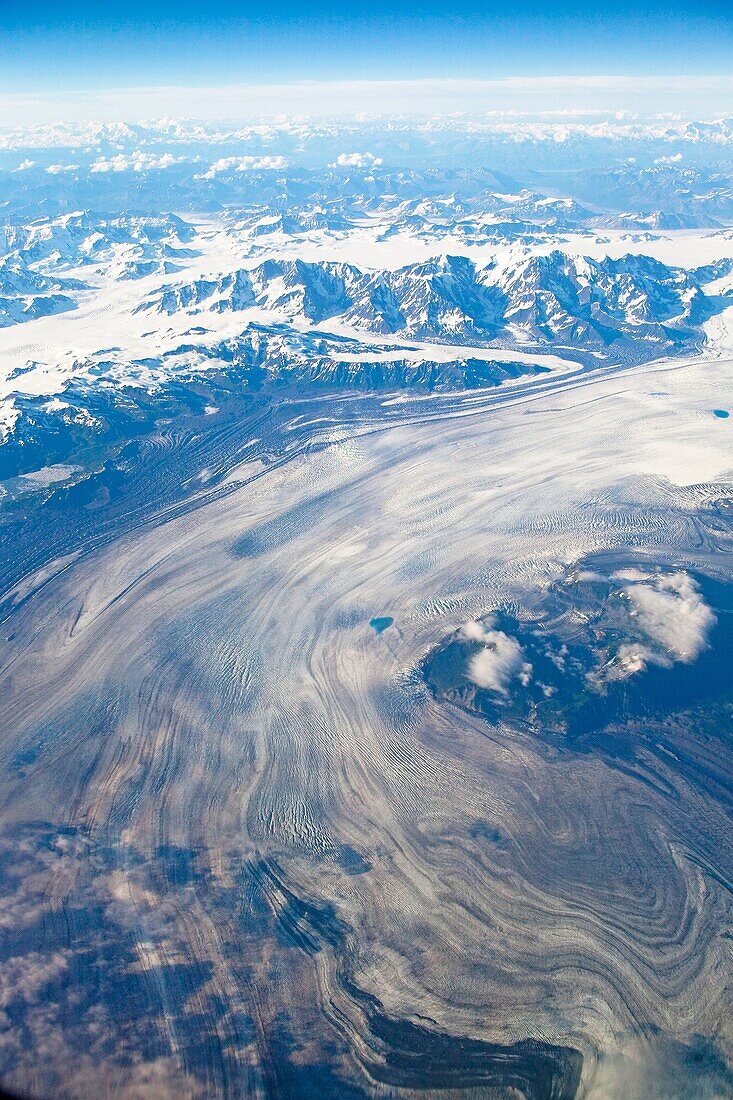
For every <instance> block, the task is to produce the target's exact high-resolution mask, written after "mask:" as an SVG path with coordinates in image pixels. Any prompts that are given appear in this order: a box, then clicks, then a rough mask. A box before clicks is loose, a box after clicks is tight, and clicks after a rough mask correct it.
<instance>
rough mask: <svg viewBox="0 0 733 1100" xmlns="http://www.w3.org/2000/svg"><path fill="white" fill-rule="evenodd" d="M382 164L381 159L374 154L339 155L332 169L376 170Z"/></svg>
mask: <svg viewBox="0 0 733 1100" xmlns="http://www.w3.org/2000/svg"><path fill="white" fill-rule="evenodd" d="M381 163H382V158H381V157H375V156H374V154H373V153H339V155H338V156H337V157H336V160H335V162H334V163H333V164H331V165H330V167H331V168H376V167H377V166H378V165H380V164H381Z"/></svg>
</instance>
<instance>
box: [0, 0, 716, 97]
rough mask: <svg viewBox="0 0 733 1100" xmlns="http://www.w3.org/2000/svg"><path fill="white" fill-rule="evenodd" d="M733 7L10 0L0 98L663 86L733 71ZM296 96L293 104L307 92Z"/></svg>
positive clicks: (570, 1)
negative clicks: (612, 81) (519, 84)
mask: <svg viewBox="0 0 733 1100" xmlns="http://www.w3.org/2000/svg"><path fill="white" fill-rule="evenodd" d="M729 6H730V3H729V0H696V2H695V3H694V4H692V3H690V2H689V0H684V2H683V0H607V2H606V3H601V2H599V0H595V2H588V0H561V2H558V0H521V2H520V0H506V2H505V3H490V2H487V0H465V3H463V4H459V5H457V6H456V5H455V4H454V3H448V2H447V0H443V2H441V0H423V2H421V3H418V2H417V0H405V2H402V3H395V2H394V0H369V3H368V4H366V5H365V4H364V3H363V2H362V3H361V4H360V5H359V4H357V5H356V6H353V5H348V4H346V3H345V2H344V0H299V2H296V0H275V2H274V3H268V2H267V0H264V2H262V0H261V2H254V0H228V2H227V0H177V2H172V0H167V2H164V0H127V2H117V3H109V2H108V0H67V2H66V3H63V4H60V3H58V0H53V2H49V0H35V2H34V3H28V2H27V0H24V2H22V3H21V2H20V0H0V96H4V97H5V100H4V102H5V105H6V107H7V105H8V104H10V105H11V106H10V110H11V111H12V103H13V102H14V98H13V97H16V101H17V102H18V103H19V104H27V102H28V100H27V97H28V96H29V95H38V96H40V97H41V99H40V100H39V103H40V102H43V101H45V102H46V103H47V104H48V105H49V106H50V107H52V106H53V103H54V97H57V96H61V97H64V96H71V97H72V98H73V97H74V96H78V97H79V99H78V102H79V104H82V103H83V104H84V109H85V110H86V109H87V108H88V107H89V105H90V101H89V98H88V97H89V94H90V93H92V92H96V91H101V92H103V93H109V92H110V91H122V92H124V91H125V90H128V91H129V90H130V89H140V88H145V89H151V88H162V87H168V88H170V87H174V88H177V89H187V90H189V91H190V90H191V89H196V88H219V89H224V88H228V87H231V86H236V87H238V88H241V87H250V88H254V87H257V88H262V87H273V86H275V87H277V88H280V89H282V88H284V87H289V88H292V87H296V88H297V85H298V84H299V83H300V82H303V81H308V82H311V83H312V84H317V85H319V86H325V85H334V84H341V85H342V86H343V83H344V82H345V81H349V82H352V83H353V82H359V84H360V85H363V84H365V83H368V82H382V83H383V84H384V82H387V83H389V82H395V81H399V82H405V81H407V82H415V81H423V80H433V81H459V80H460V81H468V82H471V81H473V82H479V81H481V82H489V83H491V82H494V81H497V80H506V79H508V78H517V77H531V78H533V79H535V80H536V79H537V78H552V79H554V80H556V79H557V78H558V77H565V78H568V77H571V78H572V77H575V78H578V77H583V78H587V77H591V76H593V77H597V76H604V77H607V78H614V77H615V78H618V77H644V78H650V77H651V78H655V79H656V80H657V82H658V84H659V83H660V82H664V81H673V82H674V81H678V80H679V78H680V77H692V76H694V77H711V76H719V75H724V76H733V19H731V17H730V13H729ZM84 94H86V96H87V99H86V100H85V99H84ZM24 97H25V98H24ZM44 97H45V100H44ZM128 98H129V96H128ZM291 98H292V100H293V107H295V108H297V100H298V92H297V90H296V91H294V92H293V93H292V95H291ZM710 101H711V103H714V101H715V94H714V89H713V92H712V94H711V100H710ZM680 102H681V100H680ZM223 103H224V105H226V100H225V99H224V101H223ZM418 105H419V103H418ZM79 109H80V110H81V109H82V108H81V106H80V107H79ZM273 109H274V108H273Z"/></svg>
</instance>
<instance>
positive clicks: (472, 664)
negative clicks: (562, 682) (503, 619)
mask: <svg viewBox="0 0 733 1100" xmlns="http://www.w3.org/2000/svg"><path fill="white" fill-rule="evenodd" d="M494 623H495V620H494V619H493V617H492V618H489V619H487V620H486V622H485V623H478V622H469V623H464V625H463V626H462V627H461V630H460V634H461V637H462V638H465V639H466V640H467V641H472V642H481V644H482V645H483V649H480V650H479V651H478V653H474V655H473V656H472V657H471V660H470V661H469V663H468V678H469V680H472V681H473V683H474V684H476V685H477V686H478V687H481V688H485V689H487V690H489V691H496V692H498V693H499V694H500V695H506V693H507V690H508V688H509V685H510V683H511V682H512V680H519V682H520V683H521V684H523V685H524V686H525V687H526V686H527V684H528V683H529V681H530V679H531V678H532V665H531V664H530V663H529V662H528V661H525V660H524V651H523V649H522V647H521V646H520V644H519V642H518V641H517V640H516V638H511V637H510V636H509V635H508V634H505V633H504V632H503V631H502V630H495V629H494Z"/></svg>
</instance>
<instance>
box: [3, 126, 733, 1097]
mask: <svg viewBox="0 0 733 1100" xmlns="http://www.w3.org/2000/svg"><path fill="white" fill-rule="evenodd" d="M732 150H733V124H732V123H731V120H725V119H723V120H715V119H712V120H711V119H703V120H690V119H687V120H681V119H679V118H674V119H671V118H669V117H664V118H653V117H652V118H648V119H629V118H624V117H621V118H619V117H616V116H614V115H609V116H608V117H605V116H604V117H600V118H598V117H596V118H593V119H583V118H580V117H575V116H573V117H572V118H571V119H570V120H568V119H563V120H560V121H558V120H553V119H551V118H548V117H546V116H538V117H536V118H532V117H530V116H527V117H516V116H512V117H506V118H503V117H494V118H489V119H488V120H487V118H483V119H468V118H463V117H452V118H437V117H435V118H432V119H427V120H422V121H421V122H412V121H409V120H405V119H394V120H385V119H380V120H376V119H375V120H371V121H370V120H368V119H363V120H361V121H359V122H334V121H331V122H308V121H304V120H300V121H280V122H277V123H272V124H259V125H251V126H245V127H233V126H219V127H217V126H213V125H203V124H199V123H185V122H182V123H175V122H170V121H166V122H162V123H148V124H145V125H143V124H140V125H135V126H132V125H130V126H126V125H106V126H90V125H89V126H87V125H85V126H78V127H73V126H56V127H35V128H28V129H25V130H15V131H6V132H4V133H3V134H2V135H0V180H1V181H2V195H3V205H2V210H1V221H2V259H0V398H1V403H0V426H1V436H2V443H1V445H0V619H1V621H2V627H1V629H0V700H1V702H2V708H1V711H2V713H1V717H0V848H1V853H2V854H1V857H0V879H1V883H2V889H1V890H0V990H1V991H2V1001H3V1006H2V1008H3V1011H2V1013H1V1014H0V1081H1V1082H2V1085H3V1087H5V1088H7V1089H10V1090H12V1091H15V1092H17V1093H18V1094H20V1095H21V1096H27V1097H32V1098H37V1100H45V1098H50V1097H62V1098H94V1100H96V1098H99V1097H119V1098H130V1100H148V1098H150V1100H159V1098H160V1100H166V1098H176V1100H182V1098H191V1100H193V1098H218V1097H222V1098H232V1100H233V1098H241V1097H253V1098H260V1097H261V1098H265V1097H272V1098H276V1097H292V1098H295V1097H298V1098H301V1097H305V1098H313V1100H318V1098H322V1097H325V1098H331V1097H332V1098H339V1100H342V1098H343V1100H356V1098H360V1100H362V1098H367V1097H383V1098H390V1100H418V1098H425V1100H456V1098H459V1097H460V1098H467V1100H469V1098H470V1100H476V1098H487V1100H517V1098H519V1097H522V1098H525V1100H574V1098H587V1100H608V1098H611V1100H614V1098H624V1100H637V1098H638V1100H688V1098H694V1097H700V1098H702V1100H721V1098H727V1097H733V1005H732V1003H731V979H732V970H733V967H732V965H731V945H732V943H733V924H732V922H731V917H732V914H733V900H732V896H731V891H732V889H733V845H732V844H731V838H732V832H733V830H732V828H731V810H732V809H733V750H732V747H731V731H732V726H733V676H732V675H731V665H732V662H733V615H732V612H733V575H732V573H731V558H730V553H731V548H732V536H733V443H732V436H731V431H732V430H733V429H732V427H731V425H732V424H733V420H732V419H731V417H730V415H729V414H730V413H732V412H733V172H732V171H731V151H732Z"/></svg>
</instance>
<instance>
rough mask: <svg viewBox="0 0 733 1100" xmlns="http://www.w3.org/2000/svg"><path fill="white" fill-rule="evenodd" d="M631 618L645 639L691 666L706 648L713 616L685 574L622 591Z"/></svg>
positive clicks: (629, 586)
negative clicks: (628, 602)
mask: <svg viewBox="0 0 733 1100" xmlns="http://www.w3.org/2000/svg"><path fill="white" fill-rule="evenodd" d="M624 591H625V593H626V595H627V597H628V598H629V600H630V601H631V605H632V608H631V614H632V616H633V617H634V618H635V619H636V621H637V623H638V625H639V627H640V628H641V630H642V631H643V632H644V633H645V634H646V635H647V637H648V638H649V639H650V640H651V641H653V642H657V644H658V645H660V646H662V648H663V649H664V650H666V652H667V653H669V654H670V655H671V656H672V658H673V659H674V660H675V661H684V662H685V663H690V662H692V661H694V660H695V659H696V658H697V657H698V656H699V654H700V653H701V651H702V650H703V648H704V647H705V644H706V640H707V636H708V633H709V631H710V629H711V627H712V626H713V625H714V623H715V615H714V613H713V612H712V611H711V609H710V608H709V607H708V605H707V604H706V603H705V601H704V599H703V598H702V595H701V594H700V590H699V588H698V586H697V585H696V584H695V582H694V581H693V580H692V578H691V577H689V576H688V575H687V573H682V572H679V573H671V574H669V575H667V576H660V577H655V578H654V579H653V581H652V582H651V583H647V584H631V585H627V587H626V588H625V589H624Z"/></svg>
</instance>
